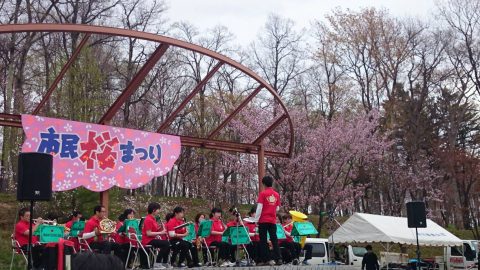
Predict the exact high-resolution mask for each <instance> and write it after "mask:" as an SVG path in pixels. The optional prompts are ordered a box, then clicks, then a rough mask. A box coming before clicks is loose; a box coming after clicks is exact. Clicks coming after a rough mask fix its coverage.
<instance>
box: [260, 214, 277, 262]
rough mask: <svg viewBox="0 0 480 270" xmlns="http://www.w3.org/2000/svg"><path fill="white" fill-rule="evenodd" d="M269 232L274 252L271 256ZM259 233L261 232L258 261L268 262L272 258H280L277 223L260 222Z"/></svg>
mask: <svg viewBox="0 0 480 270" xmlns="http://www.w3.org/2000/svg"><path fill="white" fill-rule="evenodd" d="M267 232H268V234H269V235H270V241H271V242H272V246H273V254H272V257H273V258H270V256H269V250H270V249H269V248H268V244H267ZM258 233H259V234H260V247H259V249H258V261H259V262H268V261H269V260H270V259H273V260H280V248H279V246H278V239H277V225H276V224H273V223H259V224H258Z"/></svg>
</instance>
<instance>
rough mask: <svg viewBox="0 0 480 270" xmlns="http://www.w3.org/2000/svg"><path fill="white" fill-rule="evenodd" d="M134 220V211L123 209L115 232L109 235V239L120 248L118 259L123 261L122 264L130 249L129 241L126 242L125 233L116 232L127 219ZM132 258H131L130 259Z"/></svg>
mask: <svg viewBox="0 0 480 270" xmlns="http://www.w3.org/2000/svg"><path fill="white" fill-rule="evenodd" d="M134 218H135V210H133V209H130V208H128V209H125V211H123V213H122V214H120V216H118V221H117V224H116V225H115V232H114V233H113V234H111V235H110V237H111V238H112V239H113V240H114V241H115V243H117V244H118V245H119V246H120V254H121V255H120V257H121V259H122V261H123V264H125V262H126V261H127V255H128V249H129V248H130V241H129V240H128V234H127V232H121V233H119V232H118V230H119V229H120V228H121V227H122V226H123V224H124V223H125V220H127V219H134ZM131 258H133V257H131Z"/></svg>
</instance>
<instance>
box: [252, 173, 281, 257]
mask: <svg viewBox="0 0 480 270" xmlns="http://www.w3.org/2000/svg"><path fill="white" fill-rule="evenodd" d="M262 185H263V187H264V190H263V191H262V192H260V194H259V195H258V201H257V211H256V213H255V220H257V221H258V233H259V235H260V247H259V250H258V251H259V253H258V261H259V263H258V264H257V265H258V266H262V265H268V264H269V265H274V264H276V265H281V264H282V261H281V257H280V256H281V255H280V248H279V246H278V239H277V224H276V223H277V211H278V210H279V209H280V195H278V193H277V192H276V191H275V190H274V189H273V188H272V186H273V178H272V177H271V176H265V177H263V179H262ZM267 233H268V234H269V235H270V241H271V242H272V246H273V254H272V255H273V258H269V248H268V245H267ZM271 259H273V260H275V261H273V260H271Z"/></svg>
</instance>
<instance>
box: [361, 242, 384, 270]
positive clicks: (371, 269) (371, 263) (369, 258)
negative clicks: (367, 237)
mask: <svg viewBox="0 0 480 270" xmlns="http://www.w3.org/2000/svg"><path fill="white" fill-rule="evenodd" d="M365 248H366V249H367V253H365V255H363V260H362V270H365V267H366V268H367V270H380V265H378V258H377V255H376V254H375V253H373V251H372V246H370V245H368V246H366V247H365Z"/></svg>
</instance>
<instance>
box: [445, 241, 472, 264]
mask: <svg viewBox="0 0 480 270" xmlns="http://www.w3.org/2000/svg"><path fill="white" fill-rule="evenodd" d="M464 252H465V253H464ZM451 254H452V256H460V257H463V256H464V255H465V259H467V261H473V260H474V259H475V251H473V250H472V248H471V247H470V245H468V244H466V243H463V250H462V249H461V248H460V247H452V252H451Z"/></svg>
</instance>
